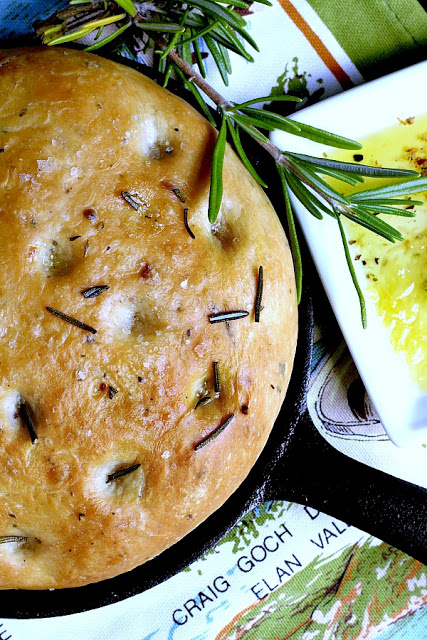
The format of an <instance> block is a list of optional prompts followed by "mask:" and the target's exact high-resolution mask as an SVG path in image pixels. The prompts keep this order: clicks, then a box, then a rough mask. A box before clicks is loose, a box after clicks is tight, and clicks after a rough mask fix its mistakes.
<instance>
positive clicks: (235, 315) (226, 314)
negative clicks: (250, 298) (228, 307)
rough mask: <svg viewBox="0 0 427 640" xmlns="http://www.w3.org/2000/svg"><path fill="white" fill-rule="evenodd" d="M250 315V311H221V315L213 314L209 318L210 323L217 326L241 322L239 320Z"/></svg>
mask: <svg viewBox="0 0 427 640" xmlns="http://www.w3.org/2000/svg"><path fill="white" fill-rule="evenodd" d="M248 315H249V311H243V310H240V309H239V310H237V311H220V312H219V313H211V315H210V316H209V322H210V323H211V324H215V323H217V322H229V321H230V320H239V318H245V317H246V316H248Z"/></svg>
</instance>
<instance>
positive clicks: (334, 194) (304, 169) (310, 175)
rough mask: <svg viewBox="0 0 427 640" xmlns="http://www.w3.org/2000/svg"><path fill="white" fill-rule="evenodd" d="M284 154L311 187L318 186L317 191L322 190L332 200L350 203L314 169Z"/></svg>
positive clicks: (344, 203) (345, 203)
mask: <svg viewBox="0 0 427 640" xmlns="http://www.w3.org/2000/svg"><path fill="white" fill-rule="evenodd" d="M284 155H285V157H286V159H287V160H288V162H289V163H290V165H291V167H292V168H293V169H295V170H296V171H297V172H298V174H299V176H298V177H301V176H302V177H303V178H305V181H306V184H307V183H308V185H309V186H310V187H311V186H312V187H313V188H316V189H317V193H319V192H320V193H322V194H323V196H327V197H328V198H330V199H331V200H334V201H335V202H339V203H340V204H343V205H348V204H349V201H348V198H346V197H345V196H343V195H342V194H341V193H339V192H338V191H337V190H336V189H334V188H333V187H331V186H330V185H329V184H328V183H327V182H326V181H325V180H323V178H320V177H319V176H318V175H316V173H315V172H314V171H312V169H310V168H309V167H308V166H304V165H302V164H301V163H300V162H297V161H295V160H293V159H292V158H289V157H288V156H287V154H284Z"/></svg>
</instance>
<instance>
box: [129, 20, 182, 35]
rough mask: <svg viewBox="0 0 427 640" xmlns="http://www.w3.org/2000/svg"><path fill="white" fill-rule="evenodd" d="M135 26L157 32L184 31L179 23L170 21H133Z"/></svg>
mask: <svg viewBox="0 0 427 640" xmlns="http://www.w3.org/2000/svg"><path fill="white" fill-rule="evenodd" d="M134 24H135V26H136V27H139V28H140V29H143V30H144V31H157V32H158V33H184V32H185V28H184V27H182V26H181V25H179V24H173V23H171V22H155V21H150V22H148V21H147V22H135V23H134Z"/></svg>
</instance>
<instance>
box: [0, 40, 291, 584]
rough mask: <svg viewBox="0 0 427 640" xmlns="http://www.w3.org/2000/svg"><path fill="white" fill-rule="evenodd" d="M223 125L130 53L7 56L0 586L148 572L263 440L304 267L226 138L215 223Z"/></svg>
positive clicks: (278, 399) (0, 66) (2, 110)
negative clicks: (132, 61) (214, 187)
mask: <svg viewBox="0 0 427 640" xmlns="http://www.w3.org/2000/svg"><path fill="white" fill-rule="evenodd" d="M216 135H217V134H216V131H215V130H214V129H213V128H212V127H211V126H210V125H209V123H208V122H207V121H205V120H204V119H203V118H202V117H201V116H200V115H199V114H198V113H197V112H196V111H195V110H194V109H192V108H191V107H190V106H189V105H188V104H187V103H186V102H184V101H183V100H181V99H179V98H177V97H176V96H174V95H172V94H170V93H169V92H167V91H166V90H164V89H162V88H160V87H159V86H157V85H156V84H155V83H154V82H152V81H151V80H149V79H147V78H146V77H144V76H143V75H141V74H139V73H138V72H136V71H135V70H132V69H130V68H128V67H125V66H123V65H119V64H117V63H114V62H112V61H109V60H105V59H102V58H100V57H97V56H94V55H92V54H88V53H82V52H78V51H74V50H67V49H57V48H37V49H35V48H33V49H16V50H8V51H3V52H0V187H1V192H0V467H1V469H2V473H1V475H0V494H1V501H0V587H1V588H27V589H46V588H62V587H77V586H80V585H84V584H87V583H91V582H96V581H99V580H103V579H106V578H110V577H113V576H115V575H118V574H120V573H123V572H126V571H128V570H130V569H132V568H134V567H135V566H137V565H140V564H142V563H144V562H145V561H147V560H148V559H150V558H152V557H154V556H156V555H157V554H159V553H161V552H162V551H163V550H164V549H166V548H168V547H169V546H171V545H173V544H174V543H175V542H176V541H178V540H179V539H181V538H182V537H183V536H185V535H186V534H187V533H188V532H189V531H190V530H192V529H194V528H195V527H196V526H197V525H198V524H199V523H200V522H202V521H203V520H204V519H206V518H207V517H208V516H209V515H210V514H211V513H213V512H214V511H215V510H216V509H217V508H219V507H220V506H221V505H222V504H223V503H224V501H225V500H226V499H227V498H228V497H229V496H230V495H231V494H232V493H233V491H235V489H236V488H237V487H238V486H239V485H240V483H241V482H242V481H243V479H244V478H245V477H246V475H247V474H248V472H249V471H250V469H251V467H252V466H253V464H254V462H255V461H256V459H257V457H258V455H259V453H260V452H261V450H262V448H263V446H264V444H265V442H266V439H267V437H268V435H269V433H270V430H271V428H272V426H273V423H274V421H275V418H276V417H277V414H278V412H279V409H280V406H281V404H282V401H283V398H284V395H285V392H286V388H287V386H288V381H289V377H290V374H291V371H292V365H293V358H294V353H295V347H296V336H297V305H296V295H295V281H294V274H293V267H292V261H291V257H290V252H289V248H288V244H287V241H286V238H285V235H284V232H283V230H282V228H281V225H280V223H279V220H278V219H277V217H276V214H275V212H274V210H273V208H272V206H271V204H270V202H269V201H268V199H267V197H266V196H265V194H264V192H263V191H262V189H261V188H260V187H259V186H258V185H257V184H256V183H255V181H254V180H253V179H252V177H251V176H250V175H249V174H248V172H247V171H246V169H245V168H244V167H243V166H242V164H241V163H240V161H239V160H238V159H237V157H236V156H235V154H234V152H233V151H232V150H231V149H230V148H227V150H226V155H225V163H224V172H223V174H224V197H223V201H222V205H221V211H220V215H219V217H218V220H217V222H216V223H215V224H214V225H211V224H210V223H209V221H208V216H207V209H208V198H209V180H210V161H211V156H212V150H213V146H214V143H215V139H216ZM260 267H262V268H261V269H260ZM261 275H263V278H261ZM261 284H262V291H261ZM261 293H262V297H261ZM257 294H258V306H257V302H256V299H257ZM236 311H239V312H240V311H241V312H242V313H238V314H235V313H234V312H236ZM230 312H231V315H227V314H229V313H230ZM224 314H225V315H224ZM258 315H259V318H258V317H257V316H258Z"/></svg>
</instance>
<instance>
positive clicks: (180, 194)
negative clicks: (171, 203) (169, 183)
mask: <svg viewBox="0 0 427 640" xmlns="http://www.w3.org/2000/svg"><path fill="white" fill-rule="evenodd" d="M172 193H174V194H175V195H176V197H177V198H179V200H181V202H182V203H183V204H185V198H184V196H183V195H182V193H181V191H180V190H179V189H177V188H175V189H172Z"/></svg>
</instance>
